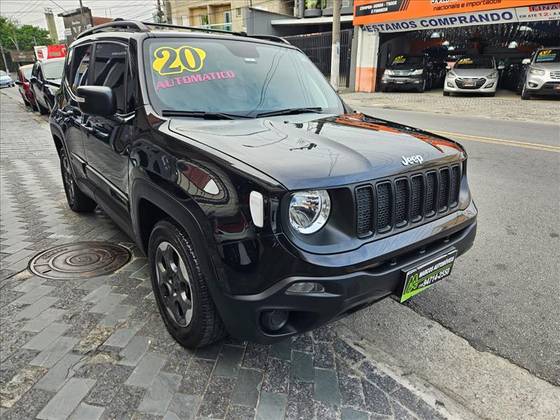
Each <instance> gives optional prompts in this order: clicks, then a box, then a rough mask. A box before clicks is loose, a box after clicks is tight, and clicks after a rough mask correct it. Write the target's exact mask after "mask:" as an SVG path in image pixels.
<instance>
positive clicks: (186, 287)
mask: <svg viewBox="0 0 560 420" xmlns="http://www.w3.org/2000/svg"><path fill="white" fill-rule="evenodd" d="M197 252H202V250H195V247H194V245H193V242H192V241H191V239H190V238H189V236H188V235H187V234H185V233H184V232H183V231H182V230H181V229H179V228H178V227H177V226H176V225H175V224H174V223H172V222H171V221H169V220H162V221H160V222H158V223H157V224H156V225H155V227H154V229H153V230H152V233H151V235H150V241H149V245H148V259H149V264H150V271H151V278H152V289H153V291H154V296H155V298H156V303H157V306H158V310H159V313H160V314H161V317H162V318H163V321H164V323H165V326H166V328H167V331H169V334H171V336H172V337H173V338H174V339H175V340H176V341H177V342H178V343H179V344H180V345H182V346H183V347H186V348H190V349H194V348H199V347H204V346H206V345H208V344H211V343H213V342H215V341H217V340H219V339H221V338H222V337H224V336H225V330H224V326H223V323H222V320H221V319H220V316H219V315H218V312H217V310H216V307H215V305H214V301H213V300H212V297H211V296H210V292H209V290H208V286H207V281H208V280H209V279H207V278H206V276H205V275H204V272H203V270H202V267H201V266H200V260H199V258H198V257H197Z"/></svg>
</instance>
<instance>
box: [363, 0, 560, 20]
mask: <svg viewBox="0 0 560 420" xmlns="http://www.w3.org/2000/svg"><path fill="white" fill-rule="evenodd" d="M550 3H551V1H550V0H355V1H354V25H374V24H379V23H386V22H408V21H416V20H418V19H422V18H435V17H439V16H445V15H458V14H468V15H471V16H472V15H476V13H477V12H484V11H497V10H500V9H515V8H522V9H525V8H531V7H534V6H538V5H546V4H550ZM552 3H553V2H552ZM553 4H554V3H553ZM506 18H507V16H506ZM458 23H459V22H458ZM495 23H500V22H495ZM471 24H473V25H475V24H478V22H473V23H471Z"/></svg>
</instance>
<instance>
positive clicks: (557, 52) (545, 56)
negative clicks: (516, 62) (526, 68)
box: [535, 49, 560, 63]
mask: <svg viewBox="0 0 560 420" xmlns="http://www.w3.org/2000/svg"><path fill="white" fill-rule="evenodd" d="M535 63H560V49H548V50H540V51H539V52H538V53H537V55H536V56H535Z"/></svg>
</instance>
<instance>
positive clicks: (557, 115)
mask: <svg viewBox="0 0 560 420" xmlns="http://www.w3.org/2000/svg"><path fill="white" fill-rule="evenodd" d="M342 97H343V99H344V100H345V101H346V102H347V103H348V105H350V106H351V107H360V106H361V107H376V108H387V109H400V110H405V111H420V112H428V113H432V114H442V115H454V116H465V117H483V118H491V119H494V120H495V119H498V120H505V121H512V120H513V121H530V122H543V123H555V124H559V123H560V100H553V99H532V100H530V101H523V100H521V97H520V96H518V95H515V94H514V93H513V92H509V91H499V92H498V94H497V95H496V97H493V98H488V97H480V96H473V95H470V96H453V97H450V96H443V95H442V92H441V90H432V91H428V92H424V93H416V92H387V93H382V92H376V93H343V94H342Z"/></svg>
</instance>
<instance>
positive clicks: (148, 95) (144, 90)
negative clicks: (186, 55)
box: [137, 33, 351, 120]
mask: <svg viewBox="0 0 560 420" xmlns="http://www.w3.org/2000/svg"><path fill="white" fill-rule="evenodd" d="M162 38H167V39H174V40H182V39H185V40H189V39H204V40H212V39H216V40H219V41H222V40H223V41H228V42H249V43H258V44H262V45H266V46H270V47H277V48H285V49H290V50H293V51H296V52H299V53H300V54H304V53H303V52H302V51H301V49H299V48H298V47H296V46H295V45H292V44H286V43H279V42H273V41H268V40H265V39H259V38H251V37H250V36H248V37H246V38H245V37H240V36H227V35H226V36H220V35H218V36H216V35H215V34H211V35H208V34H204V33H188V34H183V33H180V34H179V33H169V34H167V33H166V34H158V36H157V37H153V36H147V37H145V38H143V39H142V41H141V43H140V44H139V46H138V55H137V61H138V64H139V66H138V76H139V81H140V93H141V95H142V98H144V99H143V101H142V102H143V104H144V105H147V106H149V107H150V111H151V113H153V114H154V115H155V116H157V117H158V118H160V119H162V120H169V119H172V118H177V117H165V116H163V109H158V107H157V106H156V105H155V103H154V100H153V97H152V95H153V94H154V91H153V89H151V88H150V86H149V84H150V80H149V74H148V71H147V69H146V58H147V55H146V49H147V48H148V44H149V43H150V42H154V41H155V40H158V39H162ZM306 57H307V56H306ZM307 58H308V59H309V57H307ZM309 61H310V62H311V60H310V59H309ZM311 64H313V65H314V66H315V63H313V62H311ZM315 67H316V66H315ZM317 71H319V69H318V68H317ZM319 72H320V71H319ZM326 84H327V85H328V86H329V88H330V89H331V90H332V92H333V93H334V94H335V96H336V98H337V102H338V104H337V105H338V108H339V110H338V111H337V113H336V115H338V114H341V113H346V112H348V111H349V110H351V108H350V107H348V106H347V105H346V104H345V102H344V101H343V100H342V98H341V97H340V95H339V94H338V92H336V91H335V90H334V88H333V87H332V86H331V84H330V83H329V82H328V81H326ZM223 113H225V114H230V115H232V114H235V113H230V112H227V111H224V112H223ZM330 114H332V113H330ZM333 115H334V114H333ZM181 118H185V117H181ZM186 118H189V117H186ZM249 118H254V119H257V117H256V116H246V115H240V118H239V119H249ZM258 118H265V117H258Z"/></svg>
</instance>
